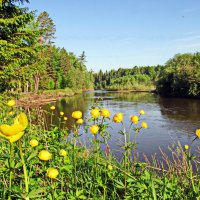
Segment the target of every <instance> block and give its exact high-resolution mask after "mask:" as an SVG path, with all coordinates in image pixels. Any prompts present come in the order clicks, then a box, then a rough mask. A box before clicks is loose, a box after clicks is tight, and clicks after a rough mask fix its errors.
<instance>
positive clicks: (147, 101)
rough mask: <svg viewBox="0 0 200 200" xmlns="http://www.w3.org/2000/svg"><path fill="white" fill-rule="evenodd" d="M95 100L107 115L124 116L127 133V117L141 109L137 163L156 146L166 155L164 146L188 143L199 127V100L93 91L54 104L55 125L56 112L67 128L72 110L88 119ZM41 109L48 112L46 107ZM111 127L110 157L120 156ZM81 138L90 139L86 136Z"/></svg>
mask: <svg viewBox="0 0 200 200" xmlns="http://www.w3.org/2000/svg"><path fill="white" fill-rule="evenodd" d="M99 97H101V98H102V99H103V100H102V101H100V102H99V105H100V106H102V107H105V108H108V109H110V111H111V116H113V115H114V114H115V113H118V112H122V113H124V123H125V126H126V128H127V130H128V127H129V125H130V116H131V115H136V114H138V111H139V110H141V109H144V110H145V112H146V114H145V115H144V116H142V119H143V120H145V121H146V122H147V123H148V125H149V128H148V129H145V130H141V132H140V133H139V135H138V137H137V142H138V153H139V156H140V160H143V154H146V155H147V156H150V155H153V154H157V155H158V156H160V151H159V147H161V148H162V149H163V150H164V151H165V152H167V151H168V150H167V149H168V146H171V145H172V143H176V142H177V141H180V143H181V145H182V146H183V145H184V144H189V143H190V141H191V140H192V139H193V138H194V135H195V130H196V129H197V128H200V114H199V113H200V100H192V99H178V98H176V99H175V98H163V97H160V96H159V95H156V94H152V93H144V92H142V93H141V92H134V93H133V92H132V93H116V92H106V91H95V92H87V93H84V94H81V95H77V96H74V97H68V98H66V99H61V100H59V101H57V102H56V103H55V106H56V108H57V110H56V115H55V119H54V120H55V123H58V121H56V120H57V119H58V116H59V112H60V111H63V112H65V113H66V116H67V117H68V121H67V122H66V126H67V127H68V128H70V126H71V124H72V123H73V119H72V118H71V113H72V112H73V111H74V110H81V111H82V112H83V114H84V118H85V117H89V116H90V113H89V111H88V110H89V109H90V108H91V106H92V105H94V103H95V102H96V101H97V100H98V99H99ZM51 105H53V104H51ZM44 108H45V109H47V110H49V105H46V106H45V107H44ZM111 126H112V127H113V128H112V129H109V132H110V133H111V140H110V142H109V144H110V146H111V149H112V151H113V152H114V154H115V155H117V156H118V157H120V156H121V153H120V147H119V146H118V145H117V144H118V143H120V140H122V139H123V137H122V136H121V135H120V134H119V133H118V131H119V130H120V129H121V124H115V123H113V122H112V123H111ZM82 130H83V128H82ZM83 131H84V130H83ZM133 134H134V133H133ZM133 134H132V136H133ZM84 137H91V136H90V134H89V133H87V134H85V136H84ZM199 145H200V140H199V141H196V143H195V146H196V147H197V146H199ZM102 148H104V147H102Z"/></svg>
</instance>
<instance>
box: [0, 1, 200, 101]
mask: <svg viewBox="0 0 200 200" xmlns="http://www.w3.org/2000/svg"><path fill="white" fill-rule="evenodd" d="M16 2H18V4H17V3H16ZM23 3H28V0H21V1H14V0H6V1H2V3H1V7H0V30H1V32H0V91H1V92H5V91H6V92H7V91H12V92H16V93H22V92H35V93H37V92H38V91H40V90H42V91H44V90H58V89H66V88H70V89H72V90H88V89H94V88H95V89H106V90H133V91H156V92H157V93H159V94H161V95H165V96H175V97H195V98H199V97H200V53H199V52H197V53H193V54H191V53H185V54H177V55H175V56H174V57H173V58H171V59H169V60H168V61H167V62H166V64H164V65H157V66H140V67H139V66H134V67H133V68H119V69H112V70H110V71H105V72H103V68H102V70H100V71H99V72H98V73H94V72H93V71H88V70H87V67H86V54H85V52H84V51H83V52H82V54H81V55H78V56H77V55H75V54H74V53H73V52H68V51H67V50H66V49H65V48H64V47H63V48H61V47H57V46H56V45H55V44H54V39H55V32H56V26H55V24H54V22H53V20H52V19H51V17H50V16H49V14H48V13H47V12H46V11H44V12H42V13H40V14H39V15H37V14H36V12H33V11H29V10H28V8H26V7H23ZM133 57H134V55H133Z"/></svg>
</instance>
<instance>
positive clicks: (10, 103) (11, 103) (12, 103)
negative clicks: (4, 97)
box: [7, 99, 16, 107]
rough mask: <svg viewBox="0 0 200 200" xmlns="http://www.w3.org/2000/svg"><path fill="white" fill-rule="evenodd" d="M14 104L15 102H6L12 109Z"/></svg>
mask: <svg viewBox="0 0 200 200" xmlns="http://www.w3.org/2000/svg"><path fill="white" fill-rule="evenodd" d="M15 104H16V101H15V100H13V99H12V100H9V101H8V102H7V105H8V106H10V107H12V106H14V105H15Z"/></svg>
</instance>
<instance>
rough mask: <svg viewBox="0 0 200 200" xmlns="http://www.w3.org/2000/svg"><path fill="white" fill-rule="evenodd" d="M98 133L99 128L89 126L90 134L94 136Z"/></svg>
mask: <svg viewBox="0 0 200 200" xmlns="http://www.w3.org/2000/svg"><path fill="white" fill-rule="evenodd" d="M98 131H99V127H98V126H97V125H93V126H90V133H91V134H92V135H95V134H96V133H97V132H98Z"/></svg>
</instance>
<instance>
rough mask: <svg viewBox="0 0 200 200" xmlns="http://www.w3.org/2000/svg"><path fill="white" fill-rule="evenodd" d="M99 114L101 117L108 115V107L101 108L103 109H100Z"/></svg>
mask: <svg viewBox="0 0 200 200" xmlns="http://www.w3.org/2000/svg"><path fill="white" fill-rule="evenodd" d="M101 115H102V116H103V117H110V111H109V110H108V109H106V108H103V109H102V110H101Z"/></svg>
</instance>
